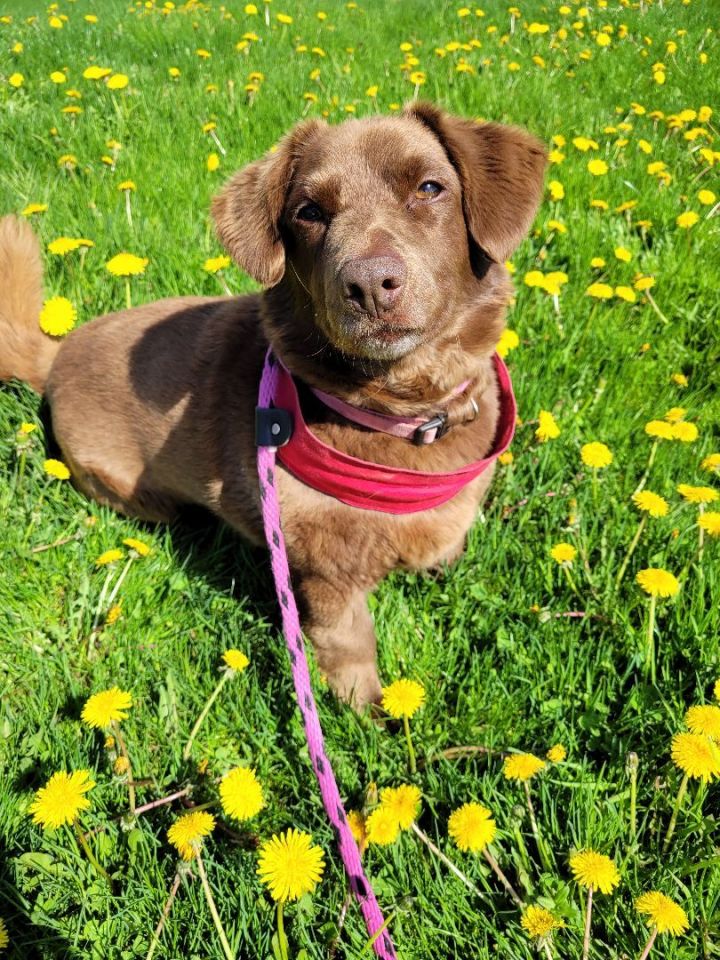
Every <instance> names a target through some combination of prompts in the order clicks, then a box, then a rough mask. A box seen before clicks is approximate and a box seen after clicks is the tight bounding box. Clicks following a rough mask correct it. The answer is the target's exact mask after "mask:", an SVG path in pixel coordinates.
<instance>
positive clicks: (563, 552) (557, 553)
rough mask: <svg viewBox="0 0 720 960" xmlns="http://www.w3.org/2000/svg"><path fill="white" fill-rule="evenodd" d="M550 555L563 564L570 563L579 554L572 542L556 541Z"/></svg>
mask: <svg viewBox="0 0 720 960" xmlns="http://www.w3.org/2000/svg"><path fill="white" fill-rule="evenodd" d="M550 556H551V557H552V558H553V560H555V561H556V562H557V563H559V564H561V565H563V564H570V563H572V562H573V560H574V559H575V557H576V556H577V550H576V549H575V547H574V546H573V545H572V544H571V543H565V542H563V543H556V544H555V546H554V547H553V548H552V549H551V550H550Z"/></svg>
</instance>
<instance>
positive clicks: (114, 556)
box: [95, 547, 123, 567]
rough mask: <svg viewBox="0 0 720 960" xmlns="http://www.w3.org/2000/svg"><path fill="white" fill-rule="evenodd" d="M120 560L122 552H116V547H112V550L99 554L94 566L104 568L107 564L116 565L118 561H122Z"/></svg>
mask: <svg viewBox="0 0 720 960" xmlns="http://www.w3.org/2000/svg"><path fill="white" fill-rule="evenodd" d="M122 558H123V552H122V550H118V549H117V547H114V548H113V549H112V550H106V551H105V552H104V553H101V554H100V556H99V557H98V558H97V560H96V561H95V566H97V567H106V566H107V565H108V564H109V563H116V562H117V561H118V560H122Z"/></svg>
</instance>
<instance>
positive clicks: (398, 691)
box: [382, 679, 425, 773]
mask: <svg viewBox="0 0 720 960" xmlns="http://www.w3.org/2000/svg"><path fill="white" fill-rule="evenodd" d="M424 702H425V688H424V687H423V685H422V684H421V683H418V682H417V680H406V679H401V680H396V681H395V682H394V683H391V684H390V686H389V687H383V691H382V705H383V709H384V710H387V712H388V713H389V714H390V716H391V717H394V718H395V719H396V720H399V719H401V718H402V721H403V726H404V728H405V740H406V742H407V747H408V765H409V768H410V773H415V770H416V763H415V750H414V749H413V744H412V738H411V736H410V722H409V721H410V718H411V717H412V716H414V715H415V713H417V711H418V710H419V709H420V707H421V706H422V705H423V703H424Z"/></svg>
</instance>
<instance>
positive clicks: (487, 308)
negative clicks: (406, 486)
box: [262, 268, 511, 422]
mask: <svg viewBox="0 0 720 960" xmlns="http://www.w3.org/2000/svg"><path fill="white" fill-rule="evenodd" d="M477 289H478V295H477V297H476V298H475V300H474V301H473V302H472V303H471V304H467V305H464V306H460V307H457V308H456V311H457V312H454V311H453V310H452V308H451V309H449V311H448V319H447V323H446V324H444V327H443V330H442V331H441V332H440V333H439V334H438V335H436V336H435V337H434V338H432V339H431V340H430V341H429V342H427V343H424V344H421V345H420V346H419V347H417V348H416V349H415V350H413V351H412V353H411V354H409V355H407V356H405V357H402V358H400V359H398V360H393V361H379V360H372V359H369V358H365V357H353V356H348V355H347V354H344V353H342V352H341V351H340V350H338V349H337V348H335V347H334V346H333V345H332V344H330V343H329V342H328V340H327V338H326V337H325V335H324V334H323V333H322V332H321V331H320V330H319V329H318V328H317V327H316V326H315V324H314V323H313V322H312V316H313V312H312V305H311V304H309V303H307V302H306V303H303V302H302V301H300V302H299V301H298V297H297V293H296V291H295V290H293V289H292V287H291V286H290V285H289V284H288V283H287V282H286V281H285V280H283V281H282V282H281V283H279V284H278V285H277V286H276V287H273V288H271V289H270V290H267V291H266V292H265V294H264V295H263V311H262V313H263V325H264V331H265V335H266V337H267V339H268V342H269V343H270V345H271V346H272V347H273V349H274V350H275V351H276V353H277V354H278V356H279V357H280V358H281V359H282V360H283V362H284V363H285V365H286V366H287V368H288V369H289V370H290V371H291V372H292V373H293V374H294V375H295V376H296V377H298V378H299V379H300V380H302V381H304V382H305V383H307V384H308V385H309V386H311V387H315V388H317V389H319V390H323V391H325V392H326V393H330V394H333V395H335V396H337V397H340V398H341V399H342V400H344V401H346V402H347V403H349V404H352V405H354V406H357V407H366V408H368V409H371V410H377V411H379V412H381V413H389V414H394V415H397V416H417V415H423V414H426V413H427V414H434V413H436V412H437V411H438V410H447V411H449V412H450V413H451V418H452V420H453V421H455V422H460V421H461V420H463V419H465V418H469V417H470V404H471V400H472V397H473V396H479V395H480V394H481V393H482V391H483V390H485V389H486V388H487V386H488V385H489V384H490V383H492V382H494V375H493V368H492V360H491V358H492V354H493V352H494V349H495V344H496V343H497V341H498V339H499V338H500V334H501V333H502V329H503V326H504V315H505V309H506V305H507V303H508V300H509V293H510V290H511V288H510V285H509V283H508V279H507V274H506V272H505V270H504V268H498V270H497V272H496V271H495V270H494V269H491V270H490V271H489V274H488V275H487V276H486V278H485V280H484V282H483V283H482V284H479V285H478V288H477ZM289 315H292V316H293V321H294V322H292V323H288V321H287V318H288V316H289ZM466 380H470V381H472V383H473V384H475V389H474V390H472V391H470V392H466V393H465V394H464V398H465V402H466V405H467V406H468V410H464V409H461V408H460V406H461V405H458V404H457V402H455V403H453V394H454V391H455V390H456V389H457V386H458V384H460V383H463V382H464V381H466ZM455 407H457V409H455Z"/></svg>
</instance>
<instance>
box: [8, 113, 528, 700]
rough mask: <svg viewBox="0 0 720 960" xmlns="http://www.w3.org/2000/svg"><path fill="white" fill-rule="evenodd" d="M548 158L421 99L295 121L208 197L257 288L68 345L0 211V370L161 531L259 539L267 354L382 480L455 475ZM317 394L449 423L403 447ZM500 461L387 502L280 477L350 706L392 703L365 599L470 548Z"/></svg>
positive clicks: (495, 410) (114, 493)
mask: <svg viewBox="0 0 720 960" xmlns="http://www.w3.org/2000/svg"><path fill="white" fill-rule="evenodd" d="M545 166H546V150H545V148H544V146H543V145H542V144H541V143H540V142H539V141H538V140H536V139H535V137H533V136H532V135H530V134H529V133H527V132H525V131H524V130H522V129H519V128H515V127H510V126H505V125H501V124H495V123H480V122H475V121H470V120H467V119H462V118H459V117H456V116H452V115H450V114H448V113H446V112H444V111H443V110H441V109H440V108H438V107H437V106H435V105H432V104H429V103H422V102H414V103H412V104H410V105H408V106H407V107H406V108H405V109H404V111H403V112H402V113H401V114H398V115H395V116H388V117H382V116H378V117H369V118H364V119H351V120H347V121H345V122H343V123H342V124H340V125H337V126H329V125H327V124H326V123H325V122H324V121H321V120H314V119H306V120H304V121H302V122H300V123H299V124H298V125H297V126H296V127H295V128H294V129H293V130H292V131H291V132H290V133H289V134H287V135H286V136H285V137H284V139H283V140H282V141H281V142H280V143H279V145H278V147H277V149H276V150H275V151H274V152H270V153H268V154H267V155H266V156H264V157H263V158H262V159H260V160H257V161H255V162H254V163H251V164H250V165H249V166H247V167H245V168H244V169H242V170H240V172H238V173H237V174H235V175H234V176H233V177H232V178H231V179H230V180H229V181H228V183H227V184H226V185H225V186H224V188H223V189H222V190H221V192H220V193H219V195H218V196H216V197H215V198H214V200H213V203H212V215H213V217H214V220H215V224H216V229H217V233H218V236H219V238H220V240H221V242H222V243H223V245H224V246H225V248H226V249H227V251H228V252H229V253H230V254H231V256H232V257H233V258H234V260H235V261H236V262H237V264H238V265H239V266H240V267H241V268H242V269H243V270H245V271H246V272H247V273H248V274H250V275H251V276H252V277H253V278H255V280H257V281H258V282H259V283H260V284H261V285H262V286H263V287H265V288H266V289H265V290H264V292H262V293H258V294H251V295H248V296H241V297H177V298H171V299H166V300H161V301H159V302H156V303H150V304H146V305H144V306H140V307H135V308H133V309H128V310H122V311H119V312H117V313H112V314H109V315H107V316H103V317H100V318H97V319H95V320H93V321H92V322H91V323H88V324H85V325H83V326H81V327H79V328H77V329H75V330H73V331H72V332H71V333H70V335H69V336H67V337H66V338H63V339H54V338H51V337H48V336H46V335H45V334H44V333H43V332H42V331H41V330H40V327H39V325H38V314H39V312H40V309H41V306H42V267H41V256H40V251H39V248H38V244H37V240H36V239H35V237H34V236H33V234H32V232H31V230H30V228H29V227H28V226H27V224H26V223H25V222H24V221H19V220H17V219H15V218H14V217H10V216H8V217H5V218H3V219H2V220H1V221H0V378H2V379H10V378H18V379H21V380H25V381H27V382H28V383H29V384H30V385H31V386H32V387H33V388H34V389H35V390H36V391H37V392H39V393H44V394H45V396H46V397H47V400H48V402H49V405H50V409H51V414H52V428H53V433H54V436H55V439H56V441H57V443H58V444H59V447H60V449H61V451H62V456H63V459H64V461H65V462H66V464H67V465H68V467H69V468H70V471H71V473H72V477H73V480H74V483H75V484H76V485H77V487H79V488H80V489H81V490H82V491H84V493H85V494H87V496H89V497H92V498H94V499H95V500H97V501H99V502H101V503H103V504H108V505H110V506H111V507H113V508H114V509H116V510H118V511H120V512H122V513H123V514H126V515H128V516H131V517H137V518H140V519H142V520H148V521H170V520H172V518H173V516H174V515H175V513H176V511H177V510H178V508H179V507H180V506H181V505H182V504H187V503H196V504H201V505H203V506H205V507H207V508H209V509H210V510H211V511H213V512H214V513H215V514H217V515H218V516H219V517H221V518H222V519H223V520H224V521H226V522H227V523H229V524H230V525H231V526H232V527H234V528H235V529H236V530H237V531H238V532H239V533H240V534H241V535H242V536H243V537H245V538H247V540H249V541H250V542H251V543H254V544H263V543H264V538H263V525H262V514H261V496H260V491H259V483H258V477H257V474H256V447H255V439H254V427H253V419H254V408H255V405H256V398H257V391H258V382H259V379H260V376H261V371H262V369H263V363H264V360H265V356H266V353H267V351H268V347H270V348H271V349H272V351H273V354H274V356H275V357H276V358H277V360H278V361H281V362H282V365H283V369H284V370H286V371H289V374H291V375H292V378H293V382H294V383H295V384H296V388H297V390H298V391H299V401H298V402H299V404H300V406H301V408H302V416H303V417H304V420H305V422H306V424H307V428H308V430H310V431H311V433H312V434H313V435H314V437H315V438H317V440H318V441H320V443H321V444H324V445H326V446H327V447H331V448H333V449H334V450H335V451H337V452H339V454H340V455H341V456H343V455H347V456H348V457H353V458H358V459H361V460H363V461H367V462H370V464H379V465H383V466H384V467H385V468H386V471H387V470H389V471H390V472H392V471H396V470H400V471H408V470H409V471H418V472H425V473H430V474H435V473H443V472H444V473H447V472H452V471H456V470H458V469H459V468H462V467H463V466H464V465H465V464H468V463H470V462H473V461H477V460H478V459H479V458H483V457H486V456H487V455H488V454H489V453H490V451H491V449H492V447H493V442H494V440H495V435H496V430H497V428H498V421H499V417H500V415H501V409H500V408H501V396H500V386H499V382H498V376H497V371H496V366H495V364H494V362H493V354H494V348H495V344H496V343H497V341H498V339H499V337H500V334H501V332H502V329H503V325H504V314H505V311H506V307H507V304H508V301H509V299H510V296H511V292H512V286H511V283H510V278H509V275H508V272H507V270H506V267H505V265H504V264H505V261H506V260H507V258H508V257H509V256H510V255H511V254H512V253H513V251H514V250H515V248H516V247H517V245H518V244H519V243H520V241H521V240H522V239H523V237H524V235H525V234H526V232H527V231H528V229H529V227H530V225H531V223H532V221H533V218H534V216H535V213H536V210H537V207H538V204H539V202H540V198H541V194H542V184H543V177H544V171H545ZM313 391H322V394H323V395H325V396H326V397H329V398H335V400H337V401H339V402H342V403H343V404H344V407H343V409H344V411H345V412H346V413H347V411H348V410H352V409H362V410H364V411H366V412H368V411H369V412H371V413H375V414H380V415H381V416H382V415H384V416H385V417H386V418H387V419H388V421H390V420H393V422H395V420H394V419H393V418H395V419H397V420H398V421H401V420H402V419H403V418H408V417H410V418H425V419H427V420H429V421H432V422H433V423H440V424H441V426H442V430H436V434H437V436H436V439H435V442H432V443H423V442H420V443H411V442H409V441H408V439H406V438H405V437H401V436H396V435H392V434H391V433H387V432H381V431H378V430H375V429H369V428H368V427H367V426H364V425H362V424H359V423H357V422H353V419H352V418H348V417H347V416H345V415H343V413H342V412H337V411H336V410H334V409H332V408H331V407H329V406H328V405H327V403H324V402H322V401H321V400H320V399H318V394H316V393H314V392H313ZM421 440H422V438H421ZM281 452H282V451H279V453H281ZM281 463H282V459H281ZM492 473H493V469H492V464H491V465H490V466H489V468H488V469H486V470H484V472H482V473H481V474H479V475H478V476H476V477H475V478H474V479H472V480H471V481H470V482H468V483H466V485H464V486H463V487H462V489H460V490H459V491H458V492H457V493H456V494H455V495H454V496H452V497H451V498H450V499H448V500H446V501H445V502H444V503H441V504H439V505H435V506H431V507H430V508H429V509H426V510H422V509H413V511H412V512H402V511H399V512H392V511H391V512H388V511H386V510H373V509H364V508H362V507H358V506H355V505H351V504H350V503H348V502H343V499H342V498H338V497H337V496H331V495H328V494H327V493H326V492H323V491H322V490H318V489H314V488H313V486H311V485H308V484H307V483H305V482H303V480H302V479H301V478H299V477H298V476H297V475H296V474H295V473H294V472H293V471H292V470H289V469H287V468H285V467H283V466H282V465H281V466H280V469H279V475H278V482H277V483H278V493H279V497H280V503H281V509H282V524H283V530H284V533H285V538H286V541H287V549H288V557H289V562H290V568H291V571H292V576H293V582H294V586H295V588H296V590H297V593H298V598H299V601H300V608H301V612H302V618H303V629H304V631H305V632H306V633H307V634H308V636H309V637H310V639H311V641H312V643H313V646H314V650H315V655H316V659H317V662H318V665H319V667H320V669H321V671H322V672H323V673H324V674H325V675H326V677H327V679H328V682H329V684H330V686H331V687H332V688H333V690H334V691H335V692H336V693H337V695H338V696H339V697H340V698H342V699H344V700H346V701H349V702H351V703H352V704H353V705H354V706H355V707H356V708H357V709H361V708H363V707H364V706H365V705H367V704H369V703H371V702H377V701H378V700H379V699H380V698H381V685H380V679H379V677H378V672H377V665H376V638H375V631H374V627H373V623H372V619H371V616H370V612H369V610H368V606H367V596H368V593H369V591H371V590H373V589H374V588H375V587H376V586H377V584H378V582H379V581H380V580H381V579H382V578H383V577H384V576H385V575H386V574H388V573H389V572H390V571H391V570H394V569H396V568H403V569H411V570H426V569H430V568H434V567H437V566H439V565H442V564H449V563H452V562H453V561H454V560H455V559H457V558H458V557H459V556H460V555H461V553H462V551H463V549H464V544H465V537H466V534H467V531H468V529H469V528H470V526H471V525H472V523H473V521H474V519H475V517H476V514H477V511H478V507H479V504H480V503H481V502H482V500H483V498H484V496H485V494H486V491H487V489H488V485H489V483H490V480H491V477H492Z"/></svg>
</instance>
